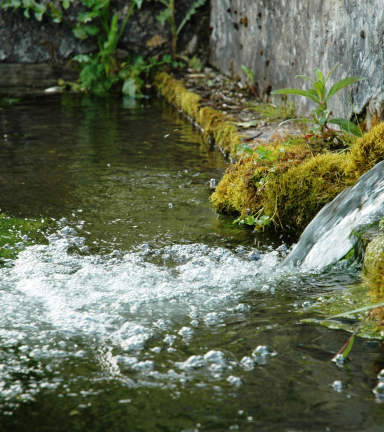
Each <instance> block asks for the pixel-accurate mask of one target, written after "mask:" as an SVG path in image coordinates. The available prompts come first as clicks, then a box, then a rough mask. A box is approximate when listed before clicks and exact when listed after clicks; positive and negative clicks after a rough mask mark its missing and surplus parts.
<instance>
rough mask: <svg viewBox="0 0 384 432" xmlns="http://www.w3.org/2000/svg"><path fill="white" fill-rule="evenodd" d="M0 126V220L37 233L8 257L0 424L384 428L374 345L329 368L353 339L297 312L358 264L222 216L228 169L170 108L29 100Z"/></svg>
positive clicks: (0, 336)
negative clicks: (215, 201)
mask: <svg viewBox="0 0 384 432" xmlns="http://www.w3.org/2000/svg"><path fill="white" fill-rule="evenodd" d="M0 125H1V126H0V131H1V134H0V182H1V191H0V198H1V200H0V209H1V210H0V213H3V214H5V215H7V216H11V217H13V218H18V219H23V220H26V219H27V220H28V221H30V220H34V221H38V222H39V223H41V224H42V225H41V226H42V228H41V233H43V234H44V235H41V236H40V237H37V238H36V239H35V240H29V239H28V238H27V237H24V236H25V235H26V234H25V233H24V232H20V242H22V243H24V245H22V244H19V251H20V252H19V253H18V255H17V256H16V257H15V258H12V259H9V260H8V261H6V262H5V264H3V265H2V266H1V267H0V304H1V315H0V430H1V431H2V432H3V431H4V432H10V431H39V432H43V431H50V432H51V431H67V432H69V431H92V432H97V431H103V432H114V431H127V432H134V431H147V432H149V431H172V432H173V431H175V432H181V431H184V432H187V431H189V432H192V431H227V430H239V431H260V432H262V431H287V432H289V431H290V432H299V431H338V432H341V431H359V432H361V431H372V432H373V431H382V430H383V427H384V405H383V404H382V403H379V401H378V400H377V398H375V395H374V394H373V393H372V389H373V388H374V387H375V385H376V384H377V378H376V376H377V374H378V372H379V371H380V370H381V369H382V368H384V352H383V348H382V345H381V343H380V342H379V341H377V340H366V339H361V338H357V340H356V341H355V344H354V347H353V350H352V351H351V354H350V356H349V357H350V358H351V360H350V361H349V362H346V363H344V365H341V366H338V365H336V364H335V363H332V362H331V361H330V360H331V359H332V357H333V356H334V355H335V353H336V352H337V351H338V350H339V349H340V348H341V347H342V346H343V344H344V343H345V341H346V340H347V338H348V334H349V333H347V332H345V331H343V330H335V329H330V328H326V327H323V326H321V325H315V324H308V323H303V322H302V319H303V318H310V317H319V314H318V313H316V312H314V311H313V310H312V305H314V304H317V303H321V302H322V301H323V299H325V298H329V296H332V295H334V293H338V292H340V291H341V290H346V289H348V287H350V286H352V285H356V284H359V283H360V280H359V277H358V274H357V273H356V272H355V271H354V270H353V269H350V270H349V269H341V270H337V269H334V270H332V271H328V272H326V273H315V274H313V273H312V274H305V273H300V272H299V271H297V270H296V271H292V270H287V269H280V268H279V267H278V264H279V263H280V262H281V261H282V259H283V258H284V257H285V256H286V254H287V248H289V247H290V246H291V245H292V244H293V243H294V242H297V239H298V234H297V233H295V232H285V233H284V234H281V233H275V232H273V231H272V232H265V233H263V232H260V233H252V231H251V230H250V229H247V228H243V227H239V226H236V225H233V223H232V222H233V218H230V217H226V216H218V215H217V214H215V213H214V212H213V211H212V209H211V205H210V203H209V195H210V193H211V191H210V189H209V180H210V179H211V178H216V179H217V180H219V179H220V177H221V176H222V174H223V172H224V170H225V166H226V162H225V160H224V158H223V156H222V155H221V153H220V152H219V151H218V150H217V149H214V148H213V146H212V145H210V144H209V143H208V142H206V141H204V140H203V138H202V136H201V134H200V132H199V131H198V129H196V128H195V127H194V126H193V125H192V124H191V123H189V122H188V121H187V120H186V119H185V118H184V117H183V116H182V115H181V114H180V113H178V112H177V110H175V109H174V108H172V107H170V106H169V105H167V104H165V103H164V102H163V101H162V100H160V99H156V98H154V99H143V100H138V101H135V100H131V99H113V98H111V99H97V98H83V97H79V96H73V95H72V96H71V95H68V94H62V95H59V94H56V95H40V96H33V95H29V96H28V97H24V98H21V100H19V101H18V102H17V103H16V102H15V103H13V104H12V105H9V106H7V107H5V108H4V109H3V110H2V111H0ZM323 317H324V316H323ZM258 346H268V347H270V350H271V351H270V352H269V355H268V352H266V353H265V354H267V355H264V356H260V355H259V356H258V355H254V356H253V355H252V353H253V352H254V350H255V349H256V347H258ZM335 381H341V382H342V386H340V385H339V386H338V385H333V384H334V382H335Z"/></svg>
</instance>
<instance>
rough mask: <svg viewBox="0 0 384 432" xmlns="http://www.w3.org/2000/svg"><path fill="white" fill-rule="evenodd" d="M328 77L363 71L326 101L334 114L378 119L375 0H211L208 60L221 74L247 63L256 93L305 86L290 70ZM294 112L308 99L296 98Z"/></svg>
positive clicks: (381, 16)
mask: <svg viewBox="0 0 384 432" xmlns="http://www.w3.org/2000/svg"><path fill="white" fill-rule="evenodd" d="M337 62H340V64H339V66H338V68H337V69H336V71H335V73H334V75H333V77H332V79H331V83H330V84H333V83H334V82H336V81H337V80H340V79H342V78H345V77H347V76H354V75H363V76H365V77H367V78H368V81H364V82H361V83H358V84H354V85H353V86H350V87H349V88H348V90H343V91H341V92H340V93H339V94H338V95H337V96H335V97H334V99H333V100H332V102H331V103H330V104H329V108H331V109H332V110H333V112H334V113H335V114H336V115H340V116H347V115H348V114H351V108H350V104H349V101H348V98H347V91H348V93H349V94H350V95H351V97H352V101H353V103H354V106H355V109H356V110H357V112H359V113H362V112H364V110H365V108H366V107H367V106H368V105H369V110H367V111H369V112H368V113H367V114H368V117H370V115H374V114H377V115H379V117H380V118H381V119H383V120H384V103H383V101H384V3H383V0H317V1H314V0H211V63H212V64H213V65H214V66H216V67H217V68H219V69H221V70H222V71H223V72H224V73H226V74H228V75H235V76H236V75H239V76H241V78H242V80H243V81H244V82H245V76H244V73H243V72H242V71H241V65H242V64H244V65H246V66H247V67H248V68H251V69H253V71H254V73H255V81H256V83H257V85H258V87H259V90H260V94H266V93H269V91H270V90H271V88H272V89H278V88H282V87H296V88H302V89H305V88H307V86H308V84H309V82H307V81H304V80H301V79H299V78H297V79H295V75H297V74H304V75H308V76H312V69H313V68H314V67H319V68H320V69H321V70H323V71H324V72H328V71H329V70H330V69H331V68H332V67H333V66H334V65H335V64H336V63H337ZM296 101H297V102H299V103H298V104H297V107H298V110H299V112H302V113H308V112H310V111H311V109H312V108H313V107H314V103H313V102H311V101H309V100H306V99H304V98H300V99H299V98H297V97H296Z"/></svg>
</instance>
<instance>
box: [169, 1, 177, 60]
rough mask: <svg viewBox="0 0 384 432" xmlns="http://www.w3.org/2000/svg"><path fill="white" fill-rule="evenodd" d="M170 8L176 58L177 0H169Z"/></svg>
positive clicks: (174, 58)
mask: <svg viewBox="0 0 384 432" xmlns="http://www.w3.org/2000/svg"><path fill="white" fill-rule="evenodd" d="M169 8H170V9H171V13H172V19H171V22H170V24H171V32H172V58H173V60H176V52H177V27H176V21H175V0H170V1H169Z"/></svg>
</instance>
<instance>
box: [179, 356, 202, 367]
mask: <svg viewBox="0 0 384 432" xmlns="http://www.w3.org/2000/svg"><path fill="white" fill-rule="evenodd" d="M175 364H176V366H178V367H179V368H180V369H183V370H192V369H197V368H200V367H202V366H204V365H205V361H204V357H203V356H200V355H193V356H191V357H189V358H188V359H187V360H186V361H185V362H176V363H175Z"/></svg>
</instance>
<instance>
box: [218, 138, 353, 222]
mask: <svg viewBox="0 0 384 432" xmlns="http://www.w3.org/2000/svg"><path fill="white" fill-rule="evenodd" d="M293 141H294V142H293V144H292V143H291V140H287V141H280V142H276V143H273V144H271V145H270V146H268V150H269V151H270V152H271V155H270V160H263V159H261V158H259V157H257V149H256V153H255V155H252V156H249V157H246V158H242V159H241V160H240V161H239V162H237V163H236V164H234V165H233V166H231V167H229V168H228V169H227V171H226V174H225V175H224V177H223V179H222V180H221V182H220V183H219V185H218V187H217V188H216V191H215V192H214V193H213V195H212V197H211V199H212V202H213V204H214V207H215V208H216V210H218V211H220V212H226V213H229V214H234V215H241V216H244V215H245V214H247V213H248V214H253V215H256V214H257V215H258V216H261V215H262V214H263V215H266V216H269V217H271V218H274V220H275V222H276V223H278V224H279V225H280V226H284V225H291V226H295V227H299V228H304V227H305V226H306V225H307V224H308V223H309V222H310V221H311V220H312V219H313V218H314V217H315V215H316V214H317V212H318V211H319V210H320V209H321V208H322V207H323V206H324V205H325V204H327V203H328V202H329V201H331V200H332V199H334V198H335V197H336V196H337V195H338V194H339V193H340V192H341V191H342V190H343V189H344V188H345V187H346V181H345V174H344V170H345V166H346V155H345V154H344V153H341V154H335V153H329V152H327V148H326V145H325V144H324V145H323V146H320V145H319V143H318V142H316V143H315V145H312V146H311V145H309V143H308V142H307V141H306V140H304V139H302V140H299V139H297V138H296V139H295V140H293ZM312 144H313V143H312Z"/></svg>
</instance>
